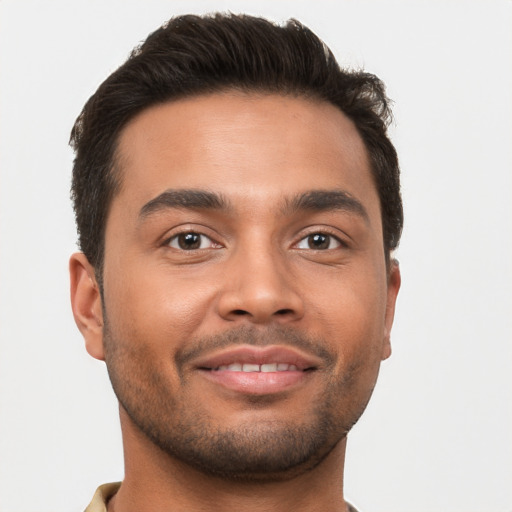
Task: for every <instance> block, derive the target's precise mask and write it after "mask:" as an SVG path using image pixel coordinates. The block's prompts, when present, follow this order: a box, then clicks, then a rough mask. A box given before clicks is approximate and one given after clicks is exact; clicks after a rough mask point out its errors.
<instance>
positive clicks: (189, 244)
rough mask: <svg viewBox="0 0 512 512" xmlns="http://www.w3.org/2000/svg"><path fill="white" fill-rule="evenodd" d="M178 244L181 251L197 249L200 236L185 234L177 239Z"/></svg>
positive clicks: (199, 243)
mask: <svg viewBox="0 0 512 512" xmlns="http://www.w3.org/2000/svg"><path fill="white" fill-rule="evenodd" d="M178 244H179V246H180V248H181V249H189V250H190V249H199V246H200V245H201V236H200V235H198V234H197V233H185V234H183V235H180V236H179V237H178Z"/></svg>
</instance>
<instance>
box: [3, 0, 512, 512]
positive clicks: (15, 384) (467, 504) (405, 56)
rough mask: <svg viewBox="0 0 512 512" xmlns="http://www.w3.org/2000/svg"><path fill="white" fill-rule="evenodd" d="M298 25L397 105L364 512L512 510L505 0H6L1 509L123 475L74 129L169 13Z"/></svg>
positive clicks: (37, 508)
mask: <svg viewBox="0 0 512 512" xmlns="http://www.w3.org/2000/svg"><path fill="white" fill-rule="evenodd" d="M228 9H229V10H231V11H233V12H241V11H246V12H249V13H253V14H262V15H265V16H267V17H270V18H272V19H275V20H284V19H287V18H289V17H292V16H293V17H296V18H298V19H300V20H301V21H303V22H304V23H306V24H307V25H309V26H310V27H311V28H312V29H313V30H315V31H316V32H317V33H318V34H319V35H320V36H321V37H322V38H324V39H325V41H326V42H327V43H328V44H329V45H330V46H331V48H332V49H333V50H334V52H335V53H336V54H337V56H338V57H339V59H340V61H341V62H342V63H344V64H347V65H351V66H356V67H358V66H364V67H365V68H366V69H368V70H369V71H372V72H374V73H376V74H378V75H379V76H380V77H381V78H382V79H383V80H384V81H385V82H386V83H387V85H388V92H389V95H390V96H391V97H392V98H393V99H394V100H395V102H396V105H395V110H394V111H395V117H396V124H395V126H394V127H393V128H392V136H393V140H394V141H395V143H396V146H397V148H398V151H399V154H400V157H401V165H402V169H403V193H404V197H405V203H406V229H405V232H404V238H403V242H402V245H401V247H400V249H399V251H398V254H397V256H398V258H399V259H400V261H401V265H402V275H403V288H402V291H401V294H400V296H399V301H398V313H397V318H396V324H395V328H394V331H393V337H392V341H393V348H394V354H393V356H392V357H391V359H389V360H388V361H386V362H385V363H384V364H383V368H382V373H381V377H380V382H379V384H378V385H377V390H376V392H375V395H374V397H373V400H372V401H371V403H370V406H369V408H368V410H367V412H366V413H365V415H364V416H363V418H362V419H361V421H360V423H359V424H358V425H357V426H356V427H355V428H354V431H353V433H352V434H351V436H350V439H349V444H348V455H347V457H348V459H347V465H346V495H347V498H348V499H349V500H351V501H353V502H354V504H356V505H357V506H358V507H359V508H360V509H361V511H364V512H389V511H393V512H491V511H503V512H510V511H511V510H512V496H511V485H510V484H511V482H512V434H511V432H512V407H511V403H512V384H511V369H512V347H511V338H512V336H511V335H512V320H511V318H512V314H511V313H512V307H511V306H512V293H511V290H512V286H511V285H512V265H511V262H512V215H511V200H512V173H511V170H512V169H511V164H512V150H511V147H512V92H511V91H512V65H511V62H512V30H511V27H512V2H510V1H508V0H486V1H480V2H474V1H425V2H422V1H415V0H409V1H401V2H400V1H394V2H392V1H389V0H367V1H354V0H352V1H350V0H346V1H336V2H334V1H332V2H329V1H326V0H316V1H297V0H295V1H278V2H277V1H249V0H247V1H242V0H239V1H233V2H230V1H201V2H200V1H187V2H183V1H146V2H143V1H141V0H139V1H136V2H135V1H127V0H123V1H121V0H118V1H113V0H108V1H99V0H88V1H85V0H84V1H77V0H51V1H50V0H48V1H35V0H24V1H19V0H0V171H1V174H0V511H2V512H25V511H29V510H30V511H33V512H50V511H52V512H69V511H79V510H83V508H84V506H85V505H86V504H87V503H88V501H89V500H90V498H91V496H92V494H93V492H94V489H95V487H96V486H97V485H98V484H100V483H103V482H107V481H113V480H117V479H120V478H122V474H123V473H122V471H123V469H122V450H121V438H120V432H119V426H118V418H117V411H116V401H115V398H114V396H113V393H112V391H111V390H110V385H109V382H108V378H107V376H106V371H105V368H104V366H103V364H102V363H99V362H97V361H94V360H92V359H90V358H89V357H88V356H87V354H86V352H85V350H84V348H83V342H82V340H81V337H80V335H79V333H78V331H77V329H76V327H75V325H74V323H73V320H72V317H71V311H70V306H69V299H68V276H67V261H68V257H69V254H70V253H71V252H72V251H74V250H75V231H74V221H73V216H72V211H71V206H70V202H69V198H68V197H69V181H70V168H71V161H72V153H71V150H70V149H69V148H68V147H67V140H68V137H69V131H70V129H71V126H72V124H73V121H74V119H75V117H76V116H77V115H78V113H79V111H80V109H81V107H82V105H83V104H84V102H85V101H86V99H87V98H88V97H89V96H90V94H92V93H93V91H94V90H95V88H96V87H97V86H98V85H99V83H100V82H101V81H102V80H103V79H104V78H105V77H106V76H107V75H108V74H109V73H110V72H111V71H113V70H114V69H115V68H116V67H117V66H118V65H120V64H121V62H122V61H123V60H124V59H125V58H126V57H127V55H128V53H129V51H130V49H131V48H132V47H133V46H134V45H135V44H136V43H137V42H139V41H141V40H142V39H143V38H144V37H145V36H146V35H147V33H148V32H149V31H151V30H153V29H155V28H156V27H157V26H158V25H159V24H160V23H161V22H163V21H164V20H166V19H168V18H169V17H171V16H172V15H174V14H178V13H184V12H205V11H213V10H228Z"/></svg>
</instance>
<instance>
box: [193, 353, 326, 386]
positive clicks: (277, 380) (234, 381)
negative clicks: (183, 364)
mask: <svg viewBox="0 0 512 512" xmlns="http://www.w3.org/2000/svg"><path fill="white" fill-rule="evenodd" d="M233 363H241V364H244V363H247V364H258V365H262V364H271V363H282V364H283V363H284V364H289V365H294V366H295V367H296V368H297V369H296V370H295V369H294V370H286V371H275V372H274V371H270V372H244V371H232V370H219V369H218V368H219V367H221V366H228V365H230V364H233ZM320 364H321V360H320V359H319V358H318V357H315V356H312V355H309V354H305V353H303V352H302V351H300V350H297V349H295V348H291V347H285V346H269V347H253V346H247V345H246V346H239V347H235V348H231V349H229V350H223V351H221V352H219V353H214V354H211V355H208V356H206V357H204V358H201V359H198V360H197V361H196V362H195V364H194V366H195V368H196V369H197V370H198V371H199V372H200V373H201V375H202V376H203V377H205V378H206V379H208V380H209V381H210V382H213V383H214V384H217V385H220V386H222V387H224V388H227V389H230V390H232V391H236V392H238V393H245V394H251V395H263V394H273V393H279V392H282V391H285V390H289V389H290V388H292V387H294V386H297V385H300V384H301V383H303V382H304V381H305V380H307V379H308V378H309V377H310V376H311V375H312V374H313V373H314V370H316V369H317V368H318V366H319V365H320Z"/></svg>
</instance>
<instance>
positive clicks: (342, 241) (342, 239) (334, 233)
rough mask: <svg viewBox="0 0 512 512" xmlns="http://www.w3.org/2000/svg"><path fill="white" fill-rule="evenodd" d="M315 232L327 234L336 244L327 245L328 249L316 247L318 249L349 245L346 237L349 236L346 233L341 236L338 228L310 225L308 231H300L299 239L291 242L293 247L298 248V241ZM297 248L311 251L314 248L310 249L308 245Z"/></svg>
mask: <svg viewBox="0 0 512 512" xmlns="http://www.w3.org/2000/svg"><path fill="white" fill-rule="evenodd" d="M317 234H318V235H325V236H329V237H331V238H332V239H334V240H335V241H336V242H337V244H338V245H337V246H336V247H329V249H318V250H319V251H332V250H334V249H339V248H340V247H341V248H348V247H349V242H348V241H347V238H349V237H348V235H345V236H341V233H340V232H339V230H334V229H330V228H328V227H319V226H314V227H313V226H312V227H311V228H310V229H308V232H306V233H302V236H301V237H300V239H299V240H298V241H297V242H295V243H294V244H293V247H294V248H296V249H298V247H297V246H298V245H299V243H301V242H302V241H304V240H306V239H307V238H308V237H310V236H312V235H317ZM299 250H309V251H313V250H315V249H311V248H309V247H308V248H301V249H299Z"/></svg>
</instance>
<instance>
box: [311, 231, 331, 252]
mask: <svg viewBox="0 0 512 512" xmlns="http://www.w3.org/2000/svg"><path fill="white" fill-rule="evenodd" d="M309 247H310V249H328V248H329V237H328V236H327V235H322V234H321V233H317V234H316V235H311V236H310V237H309Z"/></svg>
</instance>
